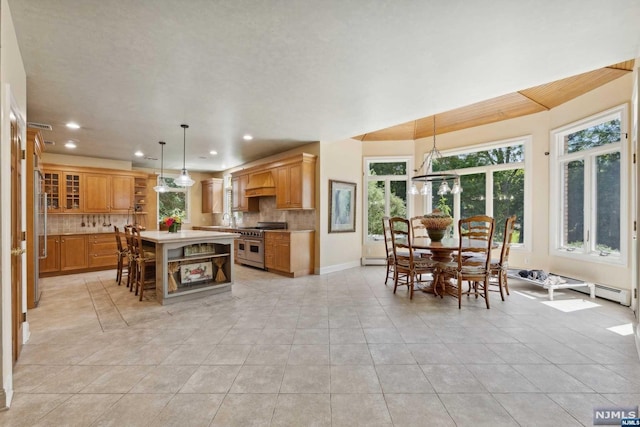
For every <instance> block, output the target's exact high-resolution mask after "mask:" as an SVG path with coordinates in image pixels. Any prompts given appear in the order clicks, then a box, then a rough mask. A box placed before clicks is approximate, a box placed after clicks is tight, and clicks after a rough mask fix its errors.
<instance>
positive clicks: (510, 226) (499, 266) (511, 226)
mask: <svg viewBox="0 0 640 427" xmlns="http://www.w3.org/2000/svg"><path fill="white" fill-rule="evenodd" d="M515 224H516V216H515V215H512V216H510V217H509V218H507V219H506V220H505V222H504V236H503V241H502V248H501V249H500V259H492V260H491V265H490V267H489V268H490V270H491V278H493V279H494V280H496V279H497V281H496V282H492V285H493V284H494V283H495V284H497V286H498V289H491V288H490V289H489V290H490V291H493V292H498V291H499V292H500V297H501V298H502V301H504V291H506V292H507V295H509V283H508V281H507V272H508V270H509V252H510V251H511V239H512V236H513V231H514V230H515ZM503 289H504V290H503Z"/></svg>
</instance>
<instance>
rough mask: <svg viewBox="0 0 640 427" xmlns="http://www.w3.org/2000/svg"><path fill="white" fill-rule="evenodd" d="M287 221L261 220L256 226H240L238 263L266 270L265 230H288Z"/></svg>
mask: <svg viewBox="0 0 640 427" xmlns="http://www.w3.org/2000/svg"><path fill="white" fill-rule="evenodd" d="M286 228H287V223H286V222H259V223H258V224H257V225H256V226H254V227H238V228H237V229H236V230H235V231H236V233H239V234H240V237H239V238H237V239H236V243H235V244H236V249H237V254H236V259H237V261H238V263H240V264H245V265H250V266H252V267H257V268H261V269H263V270H264V230H286Z"/></svg>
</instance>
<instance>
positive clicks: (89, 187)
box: [84, 173, 111, 213]
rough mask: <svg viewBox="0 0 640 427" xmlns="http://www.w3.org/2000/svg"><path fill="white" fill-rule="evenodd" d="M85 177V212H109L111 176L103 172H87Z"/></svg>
mask: <svg viewBox="0 0 640 427" xmlns="http://www.w3.org/2000/svg"><path fill="white" fill-rule="evenodd" d="M84 178H85V184H84V188H85V204H84V205H85V212H96V213H108V212H110V208H109V206H110V201H111V200H110V199H111V177H110V176H109V175H107V174H103V173H87V174H85V176H84Z"/></svg>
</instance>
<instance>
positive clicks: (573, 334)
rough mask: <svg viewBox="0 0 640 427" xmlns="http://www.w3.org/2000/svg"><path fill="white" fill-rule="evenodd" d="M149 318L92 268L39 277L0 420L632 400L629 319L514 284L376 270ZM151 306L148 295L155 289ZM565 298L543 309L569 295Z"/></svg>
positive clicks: (267, 415) (91, 420) (385, 418)
mask: <svg viewBox="0 0 640 427" xmlns="http://www.w3.org/2000/svg"><path fill="white" fill-rule="evenodd" d="M236 274H237V280H236V284H235V285H234V287H233V291H232V292H230V293H225V294H221V295H215V296H211V297H207V298H203V299H198V300H194V301H189V302H183V303H179V304H175V305H170V306H160V305H158V304H157V303H156V302H155V301H154V300H152V299H147V300H145V301H142V302H139V301H138V300H137V298H134V296H133V295H132V294H131V293H129V292H128V290H127V289H126V288H125V287H123V286H120V287H118V286H116V285H115V283H114V280H113V279H114V277H115V272H114V271H105V272H99V273H91V274H80V275H72V276H64V277H57V278H48V279H44V280H42V289H43V293H42V298H41V303H40V306H39V307H38V308H37V309H35V310H30V311H29V313H28V318H29V321H30V325H31V330H32V334H31V339H30V340H29V342H28V343H27V344H26V345H25V346H24V347H23V350H22V354H21V357H20V360H19V362H18V363H17V365H16V368H15V372H14V388H15V395H14V399H13V403H12V406H11V408H10V409H9V410H8V411H5V412H2V413H0V425H3V426H61V425H65V426H174V425H175V426H189V425H192V426H262V425H264V426H269V425H271V426H310V425H314V426H354V425H366V426H384V425H394V426H412V425H415V426H493V427H495V426H518V425H520V426H536V427H538V426H560V425H561V426H579V425H588V426H590V425H592V416H593V408H594V407H596V406H612V405H617V406H635V405H637V404H638V402H639V401H640V362H639V358H638V355H637V353H636V349H635V344H634V340H633V336H632V335H628V336H621V335H618V334H616V333H613V332H611V331H609V330H607V328H609V327H613V326H618V325H621V324H625V323H630V322H632V321H633V312H632V311H631V310H630V309H629V308H628V307H624V306H621V305H619V304H616V303H612V302H609V301H605V300H601V299H597V300H596V302H597V304H598V305H599V306H598V307H595V308H590V309H584V310H578V311H573V312H562V311H559V310H557V309H556V308H553V307H549V306H548V305H546V304H542V302H544V301H547V300H546V294H544V293H542V292H541V289H540V288H536V287H532V285H529V284H527V283H524V282H520V281H517V280H511V281H510V284H511V290H512V292H511V296H509V297H508V299H507V301H506V302H502V301H500V297H499V295H498V294H495V293H494V294H492V295H491V296H492V297H493V298H492V300H491V302H492V307H491V309H490V310H487V309H486V308H485V307H484V302H483V300H482V299H479V300H476V299H475V298H468V299H466V298H465V300H464V301H463V306H462V309H461V310H458V309H457V301H456V300H455V299H453V298H450V297H449V298H445V299H440V298H436V297H434V296H433V295H427V294H422V293H419V292H418V293H417V295H416V296H415V297H414V300H413V301H410V300H409V299H408V293H407V292H406V290H405V289H400V290H399V291H398V293H397V294H395V295H394V294H393V292H392V287H391V286H385V285H384V284H383V278H384V268H383V267H360V268H354V269H350V270H346V271H342V272H338V273H333V274H327V275H323V276H310V277H302V278H297V279H286V278H281V277H279V276H276V275H273V274H270V273H266V272H262V271H258V270H254V269H251V268H247V267H237V268H236ZM148 297H150V298H152V297H153V293H151V292H150V293H149V294H148ZM583 298H586V299H587V300H588V298H587V296H585V295H584V294H580V293H577V292H574V291H570V290H565V291H563V292H557V296H556V299H557V300H559V301H562V300H563V299H574V300H578V301H580V300H582V299H583Z"/></svg>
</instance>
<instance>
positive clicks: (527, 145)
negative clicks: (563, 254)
mask: <svg viewBox="0 0 640 427" xmlns="http://www.w3.org/2000/svg"><path fill="white" fill-rule="evenodd" d="M513 145H522V146H523V147H524V162H518V163H503V164H499V165H487V166H478V167H473V168H464V169H456V170H455V171H449V172H455V173H457V174H458V175H460V176H464V175H473V174H479V173H484V174H485V175H486V181H485V195H486V202H485V206H486V214H487V215H489V216H493V203H489V202H490V201H492V200H493V173H494V172H497V171H501V170H510V169H521V168H524V218H522V219H520V220H519V221H518V222H521V221H523V222H524V227H523V229H522V230H521V233H523V235H522V243H513V244H512V245H511V248H512V249H514V250H516V251H518V250H526V251H531V250H532V247H533V245H532V238H531V236H532V233H533V228H532V224H531V223H532V220H533V214H532V201H531V200H532V199H531V197H532V194H533V193H532V177H531V175H532V174H531V173H530V172H529V171H531V170H532V169H531V168H532V166H531V164H532V157H533V155H532V150H531V148H532V145H533V137H532V136H531V135H524V136H519V137H515V138H509V139H503V140H499V141H492V142H487V143H482V144H477V145H472V146H466V147H463V148H457V149H451V150H444V151H441V154H442V157H449V156H459V155H461V154H470V153H477V152H479V151H487V150H492V149H496V148H504V147H509V146H513ZM426 155H427V154H425V157H426ZM438 172H445V173H446V172H447V171H438ZM462 190H463V191H462V194H454V195H453V210H452V211H453V219H454V223H455V224H457V223H458V221H459V220H460V198H461V197H462V196H463V195H464V188H463V189H462ZM435 203H437V201H434V200H432V199H431V197H425V201H424V204H425V205H424V208H425V212H431V211H432V210H433V207H434V204H435ZM495 226H496V227H504V224H495ZM454 233H455V234H456V235H457V233H458V230H457V228H456V227H454ZM500 243H501V242H500Z"/></svg>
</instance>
